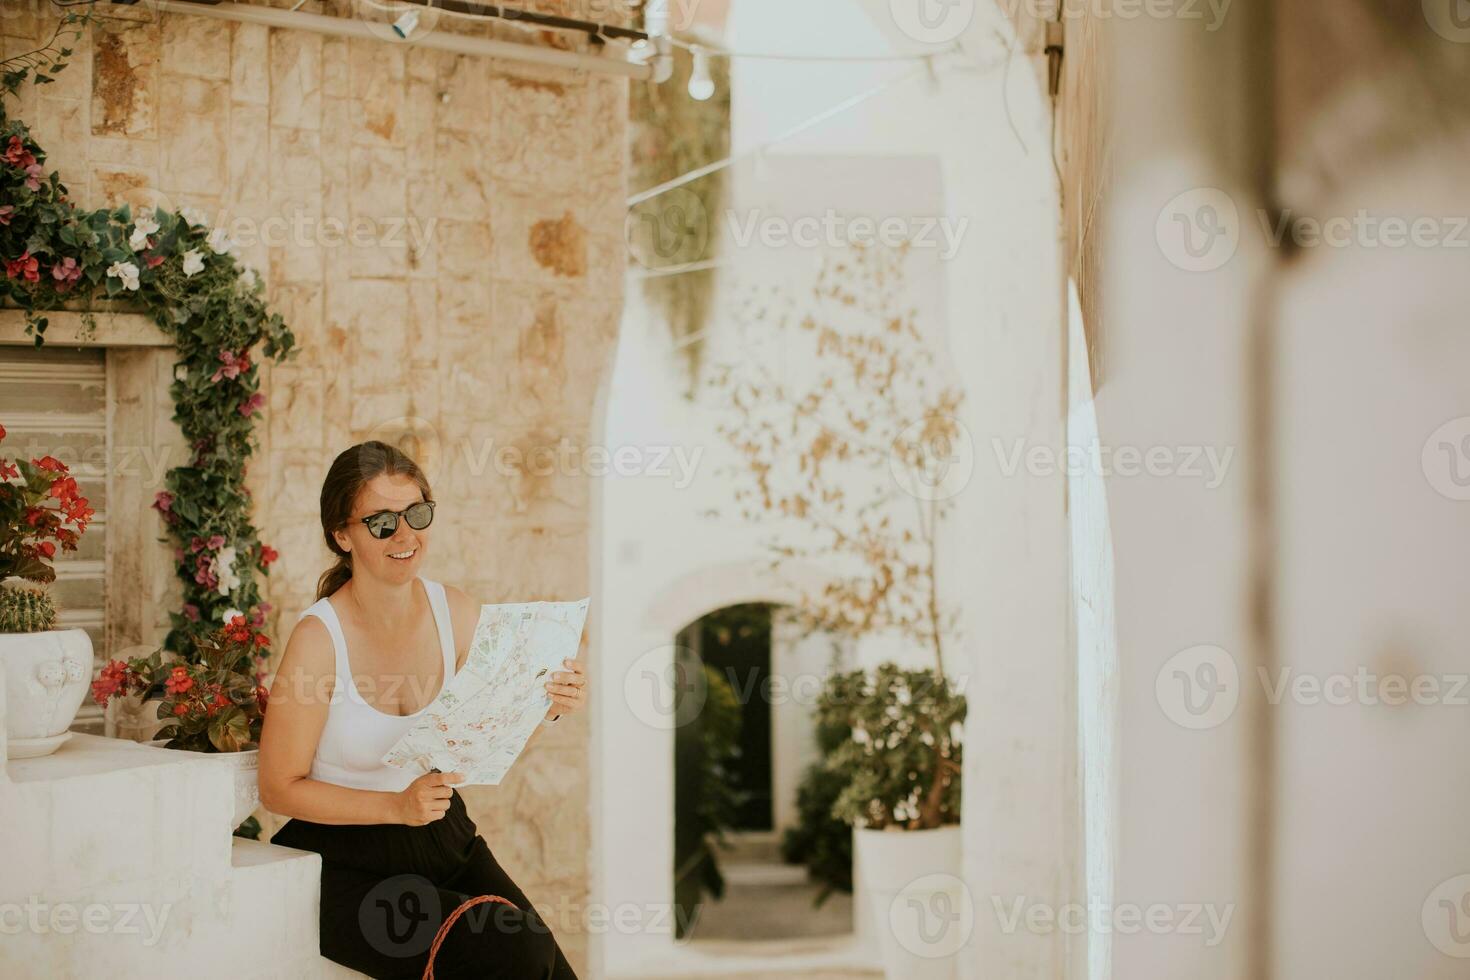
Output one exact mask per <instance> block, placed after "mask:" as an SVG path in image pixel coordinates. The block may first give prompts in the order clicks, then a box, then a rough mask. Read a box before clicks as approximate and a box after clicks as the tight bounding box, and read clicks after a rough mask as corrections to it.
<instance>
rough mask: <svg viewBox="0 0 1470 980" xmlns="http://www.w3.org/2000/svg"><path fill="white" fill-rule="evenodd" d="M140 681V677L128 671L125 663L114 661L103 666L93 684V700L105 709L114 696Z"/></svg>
mask: <svg viewBox="0 0 1470 980" xmlns="http://www.w3.org/2000/svg"><path fill="white" fill-rule="evenodd" d="M138 680H139V678H138V675H137V674H134V673H133V672H132V671H131V670H130V669H128V665H127V664H126V663H125V662H124V661H121V660H114V661H112V662H111V663H108V664H106V665H105V666H103V668H102V670H101V672H100V673H99V674H98V675H97V679H96V680H95V681H93V682H92V700H94V701H96V702H97V703H98V704H100V705H102V706H103V707H104V708H105V707H107V702H108V700H109V699H110V698H111V697H112V696H113V695H114V694H116V693H117V692H118V691H120V690H125V689H126V688H127V687H128V686H129V685H131V684H133V683H135V682H136V681H138Z"/></svg>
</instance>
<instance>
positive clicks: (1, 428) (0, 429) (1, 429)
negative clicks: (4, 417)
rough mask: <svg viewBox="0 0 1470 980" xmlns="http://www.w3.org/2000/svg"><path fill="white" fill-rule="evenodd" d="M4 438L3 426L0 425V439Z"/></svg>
mask: <svg viewBox="0 0 1470 980" xmlns="http://www.w3.org/2000/svg"><path fill="white" fill-rule="evenodd" d="M4 438H5V426H3V425H0V439H4Z"/></svg>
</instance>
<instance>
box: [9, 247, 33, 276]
mask: <svg viewBox="0 0 1470 980" xmlns="http://www.w3.org/2000/svg"><path fill="white" fill-rule="evenodd" d="M5 275H6V276H8V277H10V278H11V279H24V280H25V281H26V282H40V281H41V263H40V262H39V261H37V259H36V257H35V256H34V255H32V254H31V253H30V250H29V249H27V250H26V251H24V252H22V253H20V258H18V259H12V260H9V261H7V262H6V263H5Z"/></svg>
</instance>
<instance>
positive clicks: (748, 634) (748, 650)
mask: <svg viewBox="0 0 1470 980" xmlns="http://www.w3.org/2000/svg"><path fill="white" fill-rule="evenodd" d="M697 625H698V626H699V630H700V634H701V635H700V643H699V647H698V649H699V651H700V654H701V656H702V659H703V660H704V662H705V664H706V665H708V666H710V667H713V668H714V669H715V670H716V671H718V672H719V674H720V676H721V677H723V678H724V679H725V681H726V683H728V684H729V685H730V687H731V689H732V690H733V691H734V692H735V698H736V700H737V701H738V702H739V703H740V717H741V721H740V757H739V759H738V760H737V761H736V765H735V773H736V777H737V780H738V783H739V785H738V789H739V790H740V791H741V793H742V794H743V795H744V796H745V801H744V803H743V805H742V806H741V807H740V809H739V812H738V816H737V822H736V824H735V829H736V830H771V829H772V828H773V827H774V826H775V823H774V821H775V810H774V807H773V805H772V802H771V775H772V774H771V699H770V696H769V692H770V676H771V606H770V604H768V603H763V602H755V603H747V604H745V605H740V606H727V607H725V608H724V609H718V610H716V611H715V612H712V613H710V614H709V615H707V616H705V617H704V618H703V619H701V620H699V623H698V624H697Z"/></svg>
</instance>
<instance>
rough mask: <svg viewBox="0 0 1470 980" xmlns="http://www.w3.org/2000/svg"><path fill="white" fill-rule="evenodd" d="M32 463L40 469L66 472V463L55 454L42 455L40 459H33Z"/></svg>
mask: <svg viewBox="0 0 1470 980" xmlns="http://www.w3.org/2000/svg"><path fill="white" fill-rule="evenodd" d="M31 465H33V466H35V467H36V469H38V470H50V471H52V472H53V473H65V472H66V464H65V463H63V462H62V461H61V460H59V459H57V458H56V457H55V456H42V457H41V458H40V459H33V460H31Z"/></svg>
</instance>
